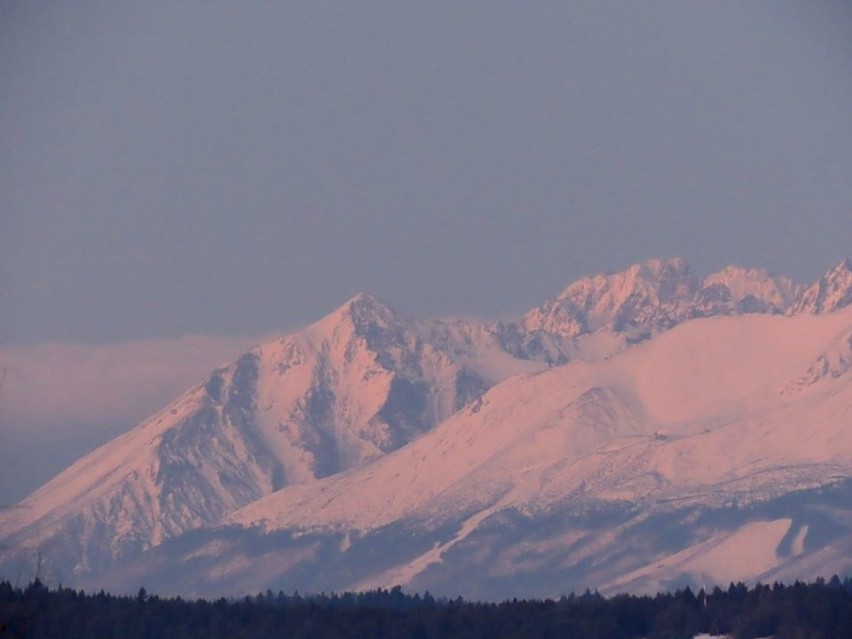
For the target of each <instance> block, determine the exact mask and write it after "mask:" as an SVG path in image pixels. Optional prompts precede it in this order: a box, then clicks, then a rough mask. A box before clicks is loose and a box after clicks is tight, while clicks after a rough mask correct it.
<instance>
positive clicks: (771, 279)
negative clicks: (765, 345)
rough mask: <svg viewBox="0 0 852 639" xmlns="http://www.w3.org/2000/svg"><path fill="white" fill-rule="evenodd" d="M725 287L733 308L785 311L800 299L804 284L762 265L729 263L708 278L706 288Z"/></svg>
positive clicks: (771, 311) (751, 311)
mask: <svg viewBox="0 0 852 639" xmlns="http://www.w3.org/2000/svg"><path fill="white" fill-rule="evenodd" d="M714 287H716V288H717V287H724V289H725V290H727V291H728V293H729V304H730V305H732V309H731V310H732V311H739V312H744V313H753V312H768V313H782V312H784V311H785V310H786V309H787V308H788V307H789V306H790V304H791V303H792V302H793V300H794V299H795V298H796V295H797V293H798V292H799V289H800V287H798V286H796V285H795V284H794V283H793V282H792V280H790V278H788V277H780V276H777V275H772V274H771V273H769V271H766V270H765V269H761V268H744V267H741V266H727V267H725V268H724V269H722V270H721V271H718V272H716V273H712V274H711V275H708V276H707V277H706V278H704V282H703V288H704V289H710V288H714Z"/></svg>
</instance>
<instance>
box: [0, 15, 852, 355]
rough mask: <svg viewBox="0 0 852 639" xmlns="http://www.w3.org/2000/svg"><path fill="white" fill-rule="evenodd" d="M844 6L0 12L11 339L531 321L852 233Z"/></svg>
mask: <svg viewBox="0 0 852 639" xmlns="http://www.w3.org/2000/svg"><path fill="white" fill-rule="evenodd" d="M850 68H852V9H850V5H849V4H848V3H846V2H840V1H838V2H820V1H812V2H806V3H802V2H753V3H746V2H739V1H737V2H712V3H711V2H682V1H681V0H677V1H671V2H661V1H647V2H601V1H595V2H564V1H559V2H541V3H517V2H493V1H490V0H489V1H487V2H486V1H481V2H461V3H459V2H452V3H444V2H428V3H421V2H418V3H406V2H403V3H400V2H386V3H385V2H339V3H327V2H304V3H291V2H285V3H273V2H257V3H238V4H235V3H232V2H218V1H204V2H200V1H192V0H188V1H186V2H173V1H167V2H159V1H152V2H144V3H130V2H92V1H88V0H81V1H76V2H73V3H70V2H69V3H48V2H42V1H39V0H35V1H29V2H15V1H12V2H6V3H3V6H2V9H0V86H2V87H3V92H2V96H0V135H2V144H3V149H4V152H3V153H2V155H0V192H2V193H3V194H4V196H3V200H4V203H3V233H2V239H1V240H0V242H1V244H0V255H2V257H0V269H2V270H0V273H2V275H1V276H0V277H2V280H0V285H2V291H3V294H2V296H0V312H2V318H3V320H2V323H0V342H5V343H19V344H20V343H23V344H26V343H30V344H32V343H39V342H43V341H48V340H75V341H85V342H109V341H119V340H126V339H136V338H146V337H165V336H176V335H182V334H185V333H190V332H193V333H213V334H231V335H237V334H244V335H245V334H259V333H262V332H266V331H270V330H276V329H279V328H283V327H287V326H293V325H297V324H301V323H304V322H307V321H310V320H312V319H315V318H316V317H318V316H319V315H321V314H323V313H324V312H326V311H328V310H330V309H331V308H333V307H334V306H336V305H338V304H339V303H341V302H343V301H344V300H345V298H346V297H347V296H349V295H350V294H352V293H354V292H356V291H358V290H369V291H371V292H373V293H375V294H377V295H378V296H379V297H381V298H383V299H384V300H386V301H387V302H388V303H390V304H392V305H394V306H396V307H398V308H399V309H400V310H403V311H407V312H409V313H412V314H417V315H440V314H465V313H473V314H479V315H495V314H501V315H506V314H512V313H515V312H520V311H522V310H523V309H525V308H526V307H528V306H531V305H533V304H536V303H538V302H540V301H541V300H542V299H544V298H545V297H547V296H550V295H552V294H554V293H556V292H557V291H558V290H560V289H561V288H562V287H564V285H565V284H567V283H568V282H569V281H571V280H572V279H574V278H576V277H578V276H580V275H583V274H586V273H590V272H595V271H599V270H602V269H613V268H618V267H621V266H624V265H626V264H628V263H630V262H631V261H636V260H640V259H644V258H647V257H650V256H656V255H660V256H668V255H681V256H683V257H685V258H686V259H687V260H688V261H689V262H690V263H692V264H693V266H694V267H695V268H696V269H697V270H698V271H710V270H713V269H716V268H719V267H721V266H723V265H725V264H727V263H729V262H738V263H744V264H747V265H758V266H764V267H767V268H770V269H773V270H777V271H781V272H786V273H787V274H789V275H791V276H793V277H794V278H797V279H800V280H807V279H813V278H814V277H816V276H817V275H818V274H820V273H821V272H823V271H824V270H826V269H827V268H829V267H830V266H831V265H832V264H834V263H836V262H837V261H838V260H839V259H840V258H842V257H843V256H845V255H847V254H848V253H849V246H850V239H852V205H850V202H852V180H850V178H849V176H850V175H852V112H851V111H850V105H852V73H849V69H850Z"/></svg>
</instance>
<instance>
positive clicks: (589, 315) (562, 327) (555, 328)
mask: <svg viewBox="0 0 852 639" xmlns="http://www.w3.org/2000/svg"><path fill="white" fill-rule="evenodd" d="M699 286H700V280H699V279H698V278H697V277H696V276H695V275H693V274H692V271H691V270H690V268H689V265H688V264H687V263H686V262H685V261H684V260H683V259H681V258H670V259H652V260H648V261H647V262H643V263H640V264H633V265H632V266H630V267H628V268H627V269H625V270H623V271H619V272H615V273H605V274H601V275H595V276H592V277H584V278H582V279H580V280H578V281H577V282H574V283H573V284H571V285H570V286H569V287H568V288H566V289H565V290H564V291H563V292H562V293H560V294H559V295H558V296H557V297H555V298H553V299H551V300H548V301H547V302H545V303H544V304H542V305H541V306H539V307H538V308H535V309H533V310H531V311H530V312H528V313H527V314H526V315H525V316H524V318H523V322H522V324H523V326H524V328H525V329H526V330H528V331H543V332H546V333H553V334H558V335H562V336H564V337H574V336H577V335H581V334H584V333H589V332H593V331H596V330H598V329H600V328H605V327H612V328H615V329H616V330H621V329H623V328H627V327H640V328H647V329H651V328H654V327H656V325H658V324H659V325H660V327H668V326H670V325H671V323H672V319H673V318H674V317H676V316H680V315H682V314H683V313H684V307H685V305H686V304H688V302H689V301H691V300H692V299H693V297H694V296H695V293H696V292H697V290H698V288H699Z"/></svg>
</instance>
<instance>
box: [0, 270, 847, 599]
mask: <svg viewBox="0 0 852 639" xmlns="http://www.w3.org/2000/svg"><path fill="white" fill-rule="evenodd" d="M848 276H849V264H848V262H844V263H841V265H839V266H838V267H836V268H835V269H832V271H830V272H829V273H828V274H826V276H824V277H823V278H822V279H821V280H820V282H818V283H816V284H814V285H813V286H812V287H809V288H807V289H804V290H802V291H800V290H799V289H798V288H797V287H795V286H794V285H793V284H792V283H791V282H790V281H789V280H787V279H785V278H779V277H774V276H770V275H769V274H768V273H766V272H765V271H760V270H757V269H738V268H735V267H729V268H727V269H725V270H724V271H721V272H720V273H716V274H714V275H711V276H709V277H707V278H705V279H704V280H701V279H699V278H697V277H696V276H694V275H693V274H692V273H691V271H690V269H689V267H688V266H687V265H686V264H685V263H684V262H683V260H679V259H673V260H652V261H650V262H647V263H645V264H640V265H634V266H632V267H630V268H629V269H627V270H626V271H624V272H621V273H616V274H607V275H601V276H596V277H593V278H585V279H583V280H580V281H579V282H576V283H575V284H572V285H571V286H569V287H568V288H567V289H566V290H565V291H564V292H563V293H561V294H560V295H559V296H557V297H556V298H554V299H553V300H551V301H549V302H546V303H545V304H543V305H542V306H540V307H538V308H536V309H533V310H531V311H530V312H529V313H527V314H526V315H525V316H524V317H523V318H522V319H521V320H520V321H518V322H516V323H508V324H502V323H498V324H489V323H483V322H477V321H468V320H455V321H415V320H412V319H409V318H405V317H403V316H401V315H400V314H398V313H396V312H394V311H393V310H391V309H389V308H388V307H386V306H384V305H382V304H381V303H380V302H378V301H377V300H376V299H375V298H373V297H371V296H369V295H359V296H356V297H355V298H353V299H352V300H350V301H348V302H347V303H346V304H344V305H343V306H342V307H341V308H339V309H337V310H336V311H334V312H333V313H331V314H330V315H328V316H327V317H325V318H324V319H322V320H320V321H319V322H317V323H316V324H314V325H312V326H310V327H308V328H307V329H305V330H304V331H301V332H298V333H295V334H293V335H290V336H289V337H286V338H283V339H281V340H278V341H275V342H271V343H268V344H263V345H261V346H259V347H257V348H255V349H253V350H252V351H250V352H249V353H247V354H245V355H243V356H242V357H241V358H239V359H238V360H237V361H236V362H234V363H233V364H230V365H227V366H224V367H222V368H220V369H217V370H216V371H214V372H213V373H212V374H211V376H210V377H209V378H208V379H207V380H206V381H205V382H204V383H202V384H200V385H199V386H197V387H196V388H194V389H192V390H190V391H189V392H187V393H186V394H185V395H184V396H182V397H181V398H179V399H178V400H176V401H175V402H174V403H173V404H171V405H170V406H168V407H166V408H165V409H163V410H162V411H161V412H159V413H158V414H156V415H154V416H152V417H151V418H149V419H148V420H146V421H145V422H144V423H143V424H141V425H140V426H138V427H137V428H135V429H133V430H132V431H130V432H129V433H127V434H125V435H124V436H122V437H120V438H118V439H116V440H114V441H113V442H110V443H108V444H107V445H105V446H103V447H102V448H100V449H99V450H97V451H95V452H93V453H91V454H89V455H88V456H86V457H84V458H83V459H81V460H80V461H78V462H77V463H76V464H74V465H73V466H71V467H70V468H69V469H68V470H66V471H64V472H63V473H62V474H60V475H59V476H57V478H55V479H54V480H53V481H51V482H50V483H48V484H47V485H45V486H44V487H42V488H41V489H40V490H39V491H37V492H36V493H34V494H33V495H31V496H30V497H29V498H28V499H27V500H25V501H24V502H23V503H22V504H21V506H20V507H19V508H17V509H14V510H11V511H9V512H7V513H5V514H4V515H3V516H2V517H0V546H3V547H5V548H7V549H8V550H6V551H5V552H4V553H3V555H2V556H0V569H2V570H13V569H14V570H17V569H18V567H19V566H20V565H21V562H26V561H27V560H28V559H27V555H28V553H32V551H33V548H35V547H36V546H38V548H39V551H40V553H41V555H42V560H43V562H44V565H45V567H46V568H47V569H49V570H52V571H53V572H54V574H56V575H57V576H58V577H59V578H60V579H61V580H62V581H63V583H75V582H77V583H87V581H86V580H89V581H88V583H91V584H95V582H96V581H97V580H105V581H104V582H103V584H104V585H110V584H114V587H127V588H130V589H131V590H132V589H134V586H133V583H132V582H133V580H134V579H135V580H137V582H138V580H140V579H141V580H142V581H144V582H145V583H146V586H147V585H152V586H153V585H158V586H160V587H165V588H167V589H170V590H175V589H178V590H183V591H185V592H206V593H208V594H212V593H214V592H222V591H230V592H236V591H238V590H240V589H245V590H256V589H257V588H259V587H266V585H275V586H276V587H283V588H285V589H289V588H290V587H291V586H292V587H298V588H300V589H313V588H325V589H331V588H334V589H341V588H350V587H369V586H373V585H388V584H392V583H397V582H404V583H408V584H411V585H412V586H414V587H429V588H432V589H433V590H442V591H449V590H452V589H453V588H454V587H458V588H462V587H463V588H464V589H465V591H466V593H467V594H473V593H479V594H482V595H488V596H500V595H502V594H505V593H507V592H509V590H511V589H510V588H509V587H508V585H507V584H509V583H511V584H514V586H512V587H513V588H514V587H517V592H518V593H521V594H534V593H532V591H530V590H529V588H528V587H527V588H525V586H524V584H526V585H527V586H529V583H531V582H534V581H535V580H536V579H539V578H540V579H539V582H540V583H539V586H540V587H539V588H538V590H537V591H536V592H556V591H559V590H560V588H557V587H556V584H557V582H560V580H561V582H560V583H563V584H564V587H562V588H561V590H563V591H564V590H566V589H568V588H569V586H568V584H574V585H577V584H580V582H581V581H582V580H583V579H585V580H586V582H585V584H581V585H583V587H584V586H585V585H592V586H597V587H601V588H612V589H618V588H634V589H636V588H639V589H641V588H644V587H650V586H652V585H654V584H663V583H666V580H668V579H673V578H675V577H676V576H677V575H679V574H681V573H683V574H687V575H688V574H692V573H693V572H694V570H693V568H695V566H698V564H701V561H699V559H696V557H699V558H700V556H703V555H701V553H700V552H699V551H698V550H695V549H696V548H702V547H703V546H701V544H710V545H712V544H713V543H717V542H718V544H721V547H723V548H728V547H729V546H730V547H737V544H738V543H740V542H738V541H737V539H740V537H738V536H737V535H740V533H739V532H737V531H738V530H739V528H736V527H734V528H731V529H730V530H728V529H725V528H724V527H722V528H720V527H719V526H718V525H717V524H714V523H710V524H707V525H706V526H705V527H704V528H701V529H700V530H697V529H696V530H695V531H693V530H692V529H691V528H690V527H689V526H688V525H687V524H685V523H683V522H681V520H680V519H678V517H687V519H688V518H689V517H692V518H696V521H698V520H700V519H701V517H711V520H712V516H713V515H712V513H714V512H718V513H721V514H719V515H718V516H719V517H722V518H723V519H724V518H725V517H727V518H728V520H730V521H735V522H745V523H743V526H746V527H748V526H751V525H752V524H754V525H757V524H759V523H760V521H757V523H755V521H752V520H751V519H749V517H748V516H746V515H743V514H742V513H743V510H742V505H743V504H750V505H752V506H749V507H754V506H753V505H754V504H762V505H764V506H765V505H766V504H770V503H776V501H777V500H779V499H780V500H783V499H788V498H790V497H789V496H790V495H796V494H802V491H806V490H817V489H822V490H826V491H828V492H827V493H826V494H828V493H830V498H831V499H835V498H836V497H835V492H836V491H837V490H840V491H843V490H846V489H845V488H844V486H845V484H843V483H842V480H843V479H845V478H846V477H848V476H849V470H850V465H849V464H850V455H851V454H852V439H850V437H848V436H847V435H846V434H845V427H846V426H849V425H852V415H850V406H852V395H850V389H852V384H850V375H852V374H850V373H848V369H849V367H850V362H852V315H850V314H849V313H850V311H849V310H846V311H844V310H842V309H843V308H844V307H845V306H847V305H849V304H850V302H852V293H850V291H852V278H850V277H848ZM844 286H845V287H846V288H845V289H844ZM814 287H816V288H814ZM812 290H816V293H811V291H812ZM782 313H787V314H788V316H786V317H785V316H784V315H782ZM789 315H793V316H792V317H790V316H789ZM707 316H735V317H710V319H695V318H702V317H707ZM678 324H680V325H681V326H679V327H678V328H677V329H675V330H667V329H670V328H671V327H673V326H676V325H678ZM643 340H644V341H643ZM637 342H642V343H640V344H637ZM631 344H635V345H633V346H630V345H631ZM556 362H570V363H568V364H567V365H564V366H552V364H553V363H556ZM802 424H815V426H813V427H812V429H810V430H808V429H804V428H803V427H802ZM827 487H834V488H830V489H829V488H827ZM844 494H845V493H844ZM793 501H795V500H793ZM812 501H813V500H812ZM817 501H818V500H817ZM796 503H797V504H798V505H797V506H796V507H797V508H800V510H801V508H803V506H802V505H801V504H799V502H796ZM814 503H815V502H814ZM764 506H761V507H764ZM826 508H827V507H826ZM841 511H842V509H841ZM797 512H798V511H797ZM820 512H822V513H823V515H824V514H825V512H827V511H826V509H825V508H823V510H822V511H820ZM838 512H840V511H838ZM842 512H843V513H846V511H842ZM684 513H687V514H684ZM848 514H849V513H846V514H844V515H843V516H844V517H845V516H846V515H848ZM661 517H662V518H663V519H662V520H658V519H659V518H661ZM672 517H674V519H671V518H672ZM785 517H786V518H787V519H790V522H793V521H794V518H793V519H791V518H790V517H789V516H786V515H785ZM785 517H780V518H779V519H777V521H781V520H782V519H785ZM838 517H840V518H841V519H842V517H841V515H838ZM667 518H668V519H667ZM711 520H708V521H711ZM824 520H825V518H823V520H820V521H822V523H823V524H824V523H825V521H824ZM684 521H685V520H684ZM712 521H715V520H712ZM761 521H763V520H761ZM767 521H768V520H767ZM775 521H776V520H775V519H773V520H771V521H770V523H772V522H775ZM832 521H833V520H832ZM844 521H845V520H844ZM650 522H658V523H657V524H654V525H653V526H652V524H651V523H650ZM666 522H668V523H666ZM672 522H680V523H678V524H677V525H675V523H672ZM790 522H788V523H789V525H788V526H787V528H785V529H784V531H783V535H782V537H783V538H784V540H787V541H789V540H790V539H793V541H795V544H794V545H795V548H796V549H798V552H795V553H792V551H791V553H792V554H790V553H788V555H789V557H788V558H789V559H790V561H786V563H785V562H784V561H781V560H780V559H779V558H778V557H776V558H775V559H774V560H773V561H771V562H770V561H768V560H767V561H766V562H764V563H762V564H760V566H758V567H760V568H762V572H766V571H769V570H782V569H791V570H792V568H791V566H793V565H794V563H795V562H793V560H795V561H796V562H799V563H798V564H795V565H802V566H805V565H806V564H805V563H802V562H805V561H806V559H807V558H808V557H811V555H810V554H808V552H806V550H808V551H809V550H810V547H809V546H808V543H814V542H813V541H812V540H813V538H814V536H813V535H810V536H809V533H807V531H806V530H805V528H803V527H802V526H805V525H806V524H797V525H798V526H799V527H798V528H796V530H795V531H793V523H790ZM761 525H762V524H761ZM844 525H845V524H844ZM772 526H774V527H773V528H772V530H773V531H776V528H777V531H781V529H782V528H783V526H782V525H781V524H775V523H772ZM807 526H812V527H814V526H817V524H807ZM672 527H673V528H672ZM817 527H818V526H817ZM813 529H816V528H813ZM670 530H674V531H675V532H673V533H671V534H675V535H676V536H677V538H678V539H679V540H680V541H678V542H677V543H669V542H667V541H665V540H662V539H661V538H660V535H659V534H657V532H655V531H664V532H665V531H670ZM726 530H727V532H725V531H726ZM755 530H758V531H763V529H762V528H761V527H760V526H758V528H754V529H751V528H747V532H746V533H742V534H743V535H745V537H743V539H752V538H754V536H755V535H757V533H754V531H755ZM802 530H805V532H801V531H802ZM714 531H715V532H714ZM720 531H721V532H720ZM748 531H751V532H748ZM777 531H776V532H777ZM791 531H792V532H791ZM763 532H765V531H763ZM763 532H761V533H760V534H763ZM687 533H689V534H687ZM693 533H694V534H693ZM752 533H754V534H752ZM820 534H823V536H824V533H820ZM702 535H703V536H702ZM713 535H716V536H715V537H714V536H713ZM719 535H721V537H719ZM725 535H727V536H725ZM731 535H733V537H732V536H731ZM749 535H752V536H749ZM791 535H792V537H791ZM796 535H800V536H801V539H800V538H799V537H797V536H796ZM663 536H665V535H663ZM758 536H759V535H758ZM788 538H789V539H788ZM809 539H810V540H811V541H810V542H808V540H809ZM607 540H608V541H607ZM640 540H644V541H641V544H645V545H646V546H647V548H646V549H645V550H646V552H638V551H637V550H636V548H633V547H634V546H635V545H636V544H638V543H640ZM713 540H716V541H715V542H714V541H713ZM806 542H807V543H806ZM779 543H780V542H779ZM785 543H786V542H785ZM790 543H792V541H791V542H790ZM618 544H627V545H628V546H629V547H631V548H633V551H631V553H630V557H631V558H632V559H630V560H629V561H628V560H627V559H626V558H623V557H621V555H620V554H619V551H618ZM678 544H680V545H678ZM718 544H717V545H718ZM726 544H727V545H726ZM796 544H798V545H796ZM803 544H804V545H803ZM788 545H789V544H788ZM713 547H714V548H715V547H716V546H713ZM826 547H827V546H826ZM708 552H709V551H708ZM836 552H837V553H840V551H839V550H838V551H836ZM678 553H685V554H683V555H678ZM690 553H691V554H690ZM704 554H705V555H706V554H707V553H706V552H705V553H704ZM477 558H478V559H477ZM486 558H487V559H486ZM482 561H485V563H481V562H482ZM643 561H645V562H646V563H647V565H646V564H643V563H642V562H643ZM807 561H811V562H812V563H813V562H815V561H817V560H816V559H813V558H811V559H807ZM791 562H793V563H791ZM758 563H759V562H758ZM593 564H594V565H593ZM598 564H600V566H598ZM652 564H653V565H652ZM752 564H754V562H752V563H748V562H746V563H744V564H743V566H746V567H748V570H751V571H752V572H750V573H749V575H747V576H754V574H756V573H755V572H754V570H756V568H755V569H754V570H752V568H754V566H753V565H752ZM754 565H757V564H754ZM807 565H810V564H807ZM653 566H658V567H659V568H654V567H653ZM701 566H702V567H706V566H704V564H701ZM338 569H339V570H338ZM744 569H745V568H744ZM803 569H804V568H803ZM748 570H747V572H748ZM677 571H680V573H677ZM705 572H708V571H705ZM551 573H552V574H551ZM676 573H677V574H676ZM711 574H714V573H711ZM472 575H476V576H477V579H473V577H472ZM537 575H538V577H537ZM548 575H549V576H548ZM479 577H481V579H479ZM720 578H721V574H720ZM528 580H531V581H528ZM554 580H555V581H554ZM135 587H137V588H138V583H137V585H136V586H135ZM554 588H555V590H554Z"/></svg>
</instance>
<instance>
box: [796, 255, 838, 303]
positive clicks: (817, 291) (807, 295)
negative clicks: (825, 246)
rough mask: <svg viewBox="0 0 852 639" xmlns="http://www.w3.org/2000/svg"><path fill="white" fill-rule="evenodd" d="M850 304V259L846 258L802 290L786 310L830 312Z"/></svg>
mask: <svg viewBox="0 0 852 639" xmlns="http://www.w3.org/2000/svg"><path fill="white" fill-rule="evenodd" d="M850 304H852V261H850V260H849V259H848V258H847V259H845V260H843V261H841V262H840V263H839V264H838V265H837V266H835V267H834V268H832V269H831V270H830V271H828V272H827V273H826V274H825V275H823V276H822V277H821V278H820V279H819V280H817V281H816V282H814V283H813V284H811V285H810V286H809V287H807V288H806V289H805V290H804V291H802V292H801V293H800V294H799V296H798V297H797V298H796V301H795V302H794V303H793V305H792V306H791V307H790V309H789V310H788V313H789V314H790V315H795V314H796V313H812V314H820V313H831V312H834V311H837V310H839V309H841V308H844V307H846V306H849V305H850Z"/></svg>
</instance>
